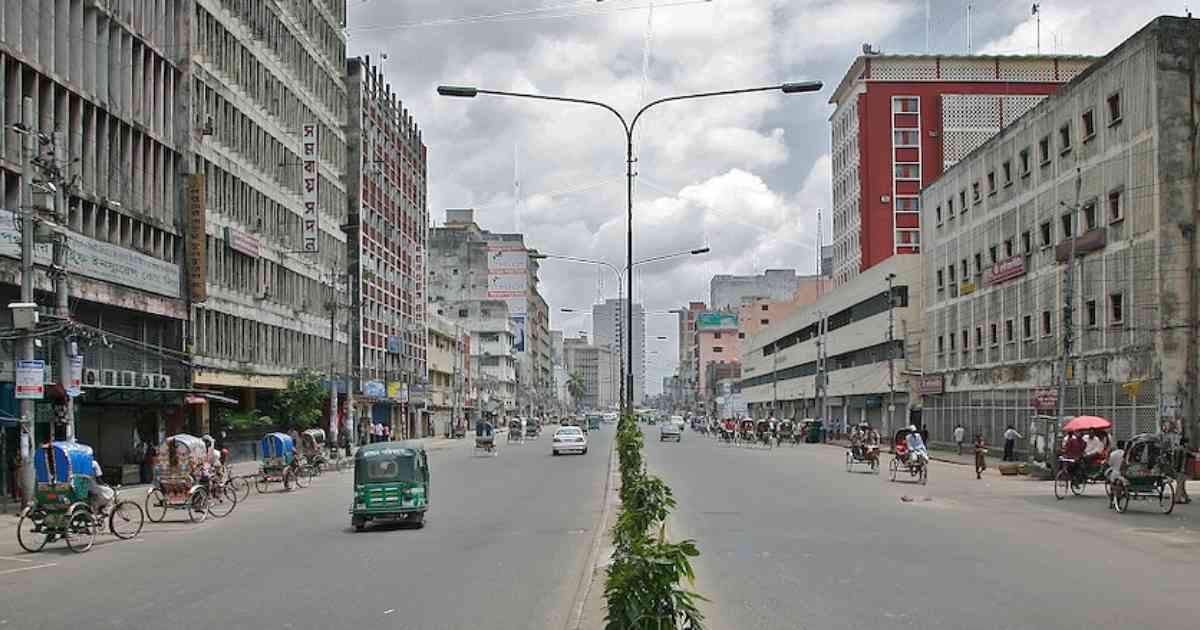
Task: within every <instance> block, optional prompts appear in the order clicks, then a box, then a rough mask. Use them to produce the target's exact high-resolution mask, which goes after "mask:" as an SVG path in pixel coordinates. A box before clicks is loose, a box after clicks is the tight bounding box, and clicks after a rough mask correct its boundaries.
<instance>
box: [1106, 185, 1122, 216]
mask: <svg viewBox="0 0 1200 630" xmlns="http://www.w3.org/2000/svg"><path fill="white" fill-rule="evenodd" d="M1124 218H1125V215H1124V214H1123V213H1122V212H1121V191H1120V190H1114V191H1112V192H1110V193H1108V222H1109V223H1116V222H1117V221H1120V220H1121V219H1124Z"/></svg>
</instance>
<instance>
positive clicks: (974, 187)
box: [971, 182, 983, 203]
mask: <svg viewBox="0 0 1200 630" xmlns="http://www.w3.org/2000/svg"><path fill="white" fill-rule="evenodd" d="M971 200H972V201H974V202H975V203H979V202H980V201H982V200H983V198H982V197H980V196H979V182H974V183H973V184H971Z"/></svg>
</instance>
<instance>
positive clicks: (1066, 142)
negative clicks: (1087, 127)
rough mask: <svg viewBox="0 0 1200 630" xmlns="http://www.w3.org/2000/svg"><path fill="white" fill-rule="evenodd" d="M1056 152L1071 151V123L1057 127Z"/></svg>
mask: <svg viewBox="0 0 1200 630" xmlns="http://www.w3.org/2000/svg"><path fill="white" fill-rule="evenodd" d="M1058 152H1059V154H1060V155H1066V154H1067V153H1070V152H1071V123H1067V124H1065V125H1063V126H1061V127H1059V128H1058Z"/></svg>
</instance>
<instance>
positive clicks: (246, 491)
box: [225, 477, 250, 501]
mask: <svg viewBox="0 0 1200 630" xmlns="http://www.w3.org/2000/svg"><path fill="white" fill-rule="evenodd" d="M225 485H226V486H228V487H229V489H230V490H232V491H233V493H234V494H236V495H237V498H238V501H245V500H246V499H249V498H250V482H249V481H246V478H245V477H234V478H233V479H230V480H229V481H228V482H226V484H225Z"/></svg>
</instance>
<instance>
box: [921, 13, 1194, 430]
mask: <svg viewBox="0 0 1200 630" xmlns="http://www.w3.org/2000/svg"><path fill="white" fill-rule="evenodd" d="M1197 41H1200V21H1197V20H1194V19H1182V18H1171V17H1162V18H1158V19H1156V20H1154V21H1153V22H1151V23H1150V24H1149V25H1148V26H1146V27H1145V28H1143V29H1142V30H1140V31H1139V32H1138V33H1137V34H1135V35H1133V36H1132V37H1131V38H1129V39H1128V40H1126V41H1125V42H1123V43H1122V44H1121V45H1119V46H1118V47H1117V48H1116V49H1114V50H1113V51H1112V52H1110V53H1109V54H1108V55H1106V56H1105V57H1104V58H1103V59H1102V60H1100V61H1099V62H1097V63H1096V64H1094V65H1093V66H1092V67H1091V68H1089V69H1088V70H1087V71H1085V72H1083V73H1082V74H1080V75H1079V76H1076V77H1075V78H1074V79H1073V80H1071V82H1070V83H1068V84H1067V85H1065V86H1063V88H1062V89H1061V90H1059V91H1058V92H1057V93H1056V94H1055V95H1053V96H1051V97H1049V98H1047V99H1045V100H1044V101H1042V102H1040V103H1039V104H1038V105H1037V106H1035V107H1033V108H1031V109H1030V110H1029V111H1027V112H1025V113H1024V114H1023V115H1022V116H1020V117H1016V118H1015V119H1014V120H1013V121H1012V122H1011V124H1009V125H1008V126H1006V127H1005V129H1004V130H1002V131H1001V132H1000V134H999V135H997V136H996V137H994V138H992V139H991V140H989V141H987V142H986V143H984V144H983V145H982V146H980V147H979V148H978V149H976V150H975V151H974V152H973V153H971V154H970V155H969V156H965V158H964V159H963V160H962V161H960V162H959V163H958V164H957V165H956V166H954V167H953V168H951V169H948V170H947V171H946V172H945V173H944V174H943V175H942V176H941V177H940V178H939V179H937V180H936V181H934V182H932V183H930V184H929V186H928V187H926V188H925V190H924V191H923V192H922V195H921V200H922V207H923V208H924V212H925V222H924V228H923V242H924V245H925V282H926V285H925V300H924V302H925V311H926V318H927V321H928V322H929V326H930V331H929V335H928V337H927V340H928V343H927V344H926V347H927V350H926V352H925V353H924V374H925V375H924V380H923V385H924V386H925V396H924V400H925V402H924V408H925V419H926V423H927V424H928V425H929V426H930V427H931V432H932V433H933V435H934V437H935V439H937V438H940V439H947V436H948V435H949V431H950V430H951V428H952V427H953V425H954V424H956V423H962V424H965V425H966V426H967V427H968V429H969V430H970V431H977V432H980V433H983V434H984V436H985V437H987V438H988V439H989V441H992V442H997V441H999V440H1000V436H1001V434H1002V432H1003V431H1004V428H1005V427H1006V426H1007V425H1009V424H1012V425H1015V426H1017V427H1018V429H1019V430H1021V431H1022V432H1028V431H1029V430H1030V429H1031V427H1032V428H1036V427H1037V426H1038V424H1037V423H1035V422H1032V418H1033V417H1035V416H1037V415H1049V416H1052V417H1053V416H1057V414H1058V412H1059V405H1060V403H1061V408H1062V412H1063V413H1064V414H1066V415H1067V416H1071V415H1076V414H1089V415H1091V414H1094V415H1100V416H1103V417H1106V418H1110V419H1112V420H1113V422H1114V425H1115V432H1116V434H1117V436H1118V437H1121V438H1124V437H1128V436H1129V435H1131V434H1133V433H1136V432H1141V431H1154V430H1156V429H1157V428H1158V427H1159V426H1160V422H1161V420H1162V419H1164V418H1170V419H1187V420H1188V421H1189V422H1190V423H1191V426H1190V427H1189V431H1188V433H1189V434H1190V435H1196V431H1197V430H1198V428H1197V427H1196V426H1195V421H1196V418H1197V399H1196V397H1197V394H1196V392H1197V391H1200V383H1198V382H1197V379H1198V378H1200V377H1198V375H1197V363H1198V362H1200V350H1198V344H1200V341H1198V336H1200V335H1198V331H1197V329H1196V326H1197V319H1198V316H1197V313H1198V311H1200V305H1198V302H1197V300H1198V299H1200V295H1198V292H1200V288H1198V287H1197V279H1198V278H1200V273H1198V271H1197V265H1198V263H1200V261H1198V260H1197V246H1196V241H1195V239H1196V223H1197V220H1198V217H1197V212H1198V210H1197V205H1196V204H1197V199H1198V198H1200V196H1198V195H1200V182H1198V181H1197V178H1196V173H1197V135H1196V128H1197V113H1196V112H1197V110H1196V104H1195V100H1194V99H1195V97H1196V94H1195V85H1196V83H1197V81H1200V75H1198V74H1197V64H1198V63H1200V50H1198V49H1197V47H1196V42H1197ZM964 201H965V204H964ZM1068 342H1069V346H1068V345H1067V343H1068ZM1064 356H1065V362H1066V366H1065V369H1064V368H1063V367H1062V365H1061V364H1060V361H1062V360H1063V359H1064ZM1064 375H1065V383H1061V384H1062V385H1063V388H1064V391H1065V398H1062V399H1061V400H1060V399H1059V397H1058V387H1059V385H1060V382H1061V377H1062V376H1064Z"/></svg>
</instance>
